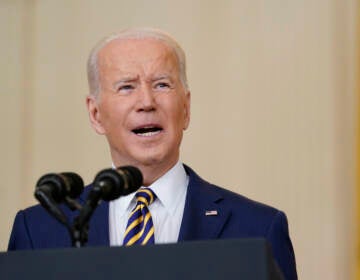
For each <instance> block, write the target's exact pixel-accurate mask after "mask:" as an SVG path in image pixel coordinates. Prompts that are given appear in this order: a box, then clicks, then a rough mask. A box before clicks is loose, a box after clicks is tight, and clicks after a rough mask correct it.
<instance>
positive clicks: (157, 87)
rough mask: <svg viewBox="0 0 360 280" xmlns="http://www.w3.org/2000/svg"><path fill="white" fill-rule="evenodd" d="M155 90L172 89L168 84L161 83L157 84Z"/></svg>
mask: <svg viewBox="0 0 360 280" xmlns="http://www.w3.org/2000/svg"><path fill="white" fill-rule="evenodd" d="M155 88H156V89H169V88H170V84H169V83H167V82H159V83H156V84H155Z"/></svg>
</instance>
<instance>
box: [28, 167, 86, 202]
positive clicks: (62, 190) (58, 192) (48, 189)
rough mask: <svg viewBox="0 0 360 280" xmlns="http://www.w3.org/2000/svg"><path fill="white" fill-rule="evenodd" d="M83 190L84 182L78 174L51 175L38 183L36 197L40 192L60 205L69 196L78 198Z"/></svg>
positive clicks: (43, 177) (45, 176)
mask: <svg viewBox="0 0 360 280" xmlns="http://www.w3.org/2000/svg"><path fill="white" fill-rule="evenodd" d="M83 189H84V182H83V180H82V178H81V177H80V176H79V175H78V174H76V173H73V172H64V173H50V174H46V175H44V176H42V177H41V178H40V179H39V181H38V182H37V183H36V189H35V197H36V195H37V194H38V193H39V192H42V193H44V194H46V195H48V196H51V197H52V198H53V199H54V201H56V202H57V203H60V202H62V201H63V200H64V199H65V198H66V197H67V196H68V197H70V198H77V197H78V196H79V195H80V194H81V193H82V191H83Z"/></svg>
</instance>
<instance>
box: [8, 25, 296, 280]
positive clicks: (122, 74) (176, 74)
mask: <svg viewBox="0 0 360 280" xmlns="http://www.w3.org/2000/svg"><path fill="white" fill-rule="evenodd" d="M185 68H186V67H185V55H184V52H183V50H182V49H181V48H180V46H179V45H178V44H177V42H176V41H175V40H174V39H172V38H171V37H170V36H169V35H167V34H165V33H164V32H161V31H158V30H154V29H146V28H142V29H130V30H125V31H122V32H120V33H117V34H115V35H112V36H110V37H107V38H105V39H104V40H103V41H101V42H100V43H99V44H98V45H97V46H96V47H95V48H94V49H93V50H92V52H91V54H90V56H89V60H88V79H89V86H90V94H89V96H88V97H87V98H86V104H87V108H88V112H89V117H90V122H91V125H92V127H93V128H94V130H95V131H96V132H97V133H99V134H102V135H105V137H106V138H107V141H108V143H109V147H110V153H111V158H112V161H113V164H114V166H123V165H133V166H136V167H138V168H139V169H140V170H141V172H142V174H143V177H144V184H143V185H144V188H142V189H141V190H142V194H141V195H144V196H143V197H140V198H139V196H140V194H139V195H138V194H136V195H134V194H130V195H127V196H124V197H120V198H119V199H117V200H115V201H112V202H110V203H102V204H101V205H100V207H99V208H98V209H97V210H96V211H95V213H94V216H93V219H92V220H91V222H90V232H89V243H88V244H89V245H90V246H91V245H131V244H138V243H140V244H146V243H152V242H155V243H169V242H178V241H186V240H199V239H220V238H242V237H263V238H266V239H267V240H268V241H269V243H270V244H271V246H272V250H273V254H274V256H275V259H276V261H277V262H278V264H279V266H280V268H281V270H282V271H283V273H284V275H285V276H286V278H287V279H296V277H297V276H296V266H295V258H294V252H293V248H292V244H291V241H290V238H289V234H288V225H287V220H286V216H285V214H284V213H283V212H281V211H278V210H276V209H274V208H272V207H269V206H266V205H263V204H260V203H258V202H254V201H252V200H249V199H247V198H245V197H243V196H240V195H238V194H235V193H232V192H230V191H227V190H225V189H222V188H220V187H217V186H214V185H211V184H209V183H208V182H206V181H204V180H203V179H201V178H200V177H199V176H198V175H197V174H196V173H195V172H194V171H193V170H191V169H190V168H189V167H187V166H185V165H183V164H182V163H180V162H179V148H180V143H181V139H182V136H183V131H184V130H185V129H187V127H188V125H189V120H190V92H189V89H188V86H187V79H186V70H185ZM141 200H142V201H141ZM66 214H67V215H68V216H69V217H70V219H71V218H73V217H74V214H73V213H71V212H70V211H67V212H66ZM134 215H135V216H136V215H137V217H135V218H133V216H134ZM137 221H138V222H137ZM70 245H71V240H70V238H69V236H68V233H67V232H66V229H65V228H63V227H62V226H61V225H60V224H59V223H58V222H57V221H55V220H53V219H51V218H50V217H49V216H48V215H47V213H45V211H44V210H43V209H42V208H41V207H39V206H34V207H31V208H28V209H26V210H24V211H20V212H19V213H18V214H17V217H16V219H15V223H14V227H13V231H12V235H11V238H10V242H9V250H18V249H34V248H54V247H66V246H70Z"/></svg>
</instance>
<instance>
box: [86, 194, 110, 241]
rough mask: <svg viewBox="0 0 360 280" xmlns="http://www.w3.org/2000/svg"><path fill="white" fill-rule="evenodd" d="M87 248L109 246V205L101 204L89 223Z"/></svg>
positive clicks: (106, 203)
mask: <svg viewBox="0 0 360 280" xmlns="http://www.w3.org/2000/svg"><path fill="white" fill-rule="evenodd" d="M88 245H89V246H110V241H109V203H108V202H105V201H103V202H101V204H100V205H99V206H98V208H97V209H96V210H95V212H94V216H93V217H92V219H91V222H90V229H89V241H88Z"/></svg>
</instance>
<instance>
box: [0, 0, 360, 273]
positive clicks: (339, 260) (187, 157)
mask: <svg viewBox="0 0 360 280" xmlns="http://www.w3.org/2000/svg"><path fill="white" fill-rule="evenodd" d="M358 9H359V7H358V3H357V1H356V0H338V1H336V0H316V1H314V0H303V1H296V0H290V1H280V0H272V1H266V0H263V1H260V0H255V1H247V0H238V1H229V0H227V1H208V0H206V1H205V0H203V1H194V0H183V1H165V0H153V1H140V0H137V1H134V0H133V1H119V0H111V1H95V0H92V1H89V0H76V1H71V0H68V1H55V0H54V1H50V0H49V1H46V0H42V1H41V0H32V1H31V0H1V1H0V30H1V34H2V35H3V36H2V40H1V44H0V50H1V52H2V56H1V65H2V67H1V69H0V81H1V82H0V91H1V92H0V93H1V94H0V98H1V105H2V110H1V112H0V116H1V120H0V124H1V140H0V141H1V146H0V149H1V150H0V151H1V155H2V160H1V161H0V170H1V171H0V172H1V173H0V175H1V178H2V184H0V194H1V195H0V205H1V206H0V220H1V221H2V223H1V224H2V225H1V227H0V248H1V249H3V250H5V248H6V245H7V240H8V236H9V232H10V229H11V223H12V220H13V218H14V215H15V213H16V211H17V210H18V209H20V208H24V207H26V206H28V205H31V204H33V203H34V200H33V198H32V192H33V189H34V184H35V182H36V180H37V179H38V178H39V177H40V176H41V175H42V174H44V173H47V172H54V171H55V172H59V171H66V170H72V171H75V172H78V173H80V174H81V175H82V176H83V177H84V178H85V179H86V181H87V182H91V180H92V178H93V176H94V175H95V174H96V172H97V171H99V170H100V169H102V168H105V167H108V166H109V165H110V158H109V155H108V150H107V145H106V142H105V141H104V139H102V138H101V137H100V136H97V135H96V134H95V133H94V132H93V131H91V129H90V126H89V124H88V120H87V115H86V111H85V106H84V96H85V95H86V93H87V84H86V73H85V61H86V57H87V54H88V52H89V50H90V48H91V47H92V46H93V44H94V43H95V42H96V41H97V40H98V39H99V38H101V37H103V36H104V35H106V34H109V33H111V32H113V31H116V30H118V29H122V28H125V27H128V26H145V25H146V26H148V25H150V26H154V27H159V28H162V29H165V30H167V31H169V32H170V33H172V34H173V35H174V36H175V37H176V38H178V40H179V41H180V43H181V44H182V45H183V47H184V48H185V50H186V52H187V56H188V74H189V81H190V87H191V90H192V120H191V126H190V129H189V130H188V131H187V133H186V134H185V139H184V143H183V148H182V150H183V152H182V159H183V161H184V162H186V163H188V164H189V165H191V166H192V167H193V168H194V169H195V170H196V171H198V172H199V173H200V174H201V175H202V176H203V177H205V178H206V179H208V180H210V181H212V182H214V183H217V184H220V185H222V186H224V187H227V188H229V189H232V190H234V191H237V192H239V193H242V194H244V195H247V196H249V197H251V198H253V199H255V200H260V201H263V202H265V203H268V204H271V205H273V206H275V207H277V208H280V209H282V210H284V211H285V212H286V213H287V215H288V219H289V225H290V233H291V236H292V239H293V243H294V248H295V253H296V257H297V263H298V271H299V276H300V279H319V278H321V279H349V278H350V271H351V269H352V268H351V265H350V264H351V263H352V252H353V244H354V243H353V238H354V235H353V223H354V220H353V214H352V213H353V212H352V210H353V207H354V201H353V197H354V174H353V173H354V158H353V157H354V127H355V115H356V114H355V109H356V108H355V104H356V98H355V97H356V95H355V81H356V80H355V78H356V71H355V69H356V65H355V63H356V59H357V58H358V57H357V56H356V50H357V43H358V42H357V40H356V37H355V34H356V28H357V23H356V21H357V20H358V19H357V16H358V15H357V13H356V12H357V11H358Z"/></svg>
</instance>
